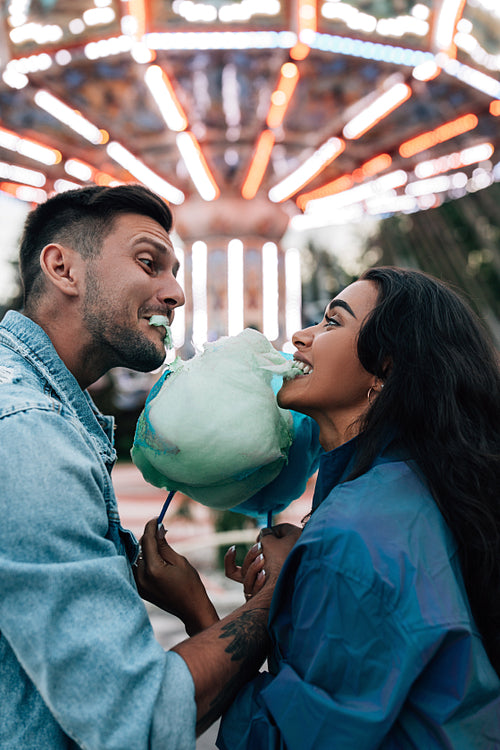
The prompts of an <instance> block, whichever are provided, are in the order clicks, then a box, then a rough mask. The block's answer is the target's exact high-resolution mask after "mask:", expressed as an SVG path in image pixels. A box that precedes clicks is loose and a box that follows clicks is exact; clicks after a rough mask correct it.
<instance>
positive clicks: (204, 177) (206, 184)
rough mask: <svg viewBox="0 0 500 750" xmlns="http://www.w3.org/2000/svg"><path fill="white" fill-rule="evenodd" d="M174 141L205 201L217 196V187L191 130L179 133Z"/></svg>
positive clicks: (218, 191) (218, 193) (218, 192)
mask: <svg viewBox="0 0 500 750" xmlns="http://www.w3.org/2000/svg"><path fill="white" fill-rule="evenodd" d="M176 142H177V148H178V149H179V151H180V153H181V156H182V158H183V159H184V163H185V165H186V167H187V170H188V172H189V174H190V175H191V179H192V180H193V182H194V184H195V187H196V189H197V191H198V192H199V194H200V196H201V197H202V198H203V200H205V201H213V200H215V199H216V198H218V197H219V195H220V190H219V187H218V185H217V183H216V182H215V180H214V178H213V176H212V173H211V172H210V169H209V168H208V164H207V162H206V160H205V157H204V155H203V152H202V150H201V147H200V144H199V143H198V141H197V139H196V137H195V136H194V135H193V133H191V132H185V133H179V134H178V135H177V137H176Z"/></svg>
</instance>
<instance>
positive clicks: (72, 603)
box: [0, 409, 196, 750]
mask: <svg viewBox="0 0 500 750" xmlns="http://www.w3.org/2000/svg"><path fill="white" fill-rule="evenodd" d="M0 426H1V430H2V440H1V445H0V486H1V487H2V492H1V493H0V514H1V518H2V523H1V524H0V631H1V635H0V640H1V641H2V642H3V644H5V645H6V644H7V643H8V648H7V647H6V648H5V649H4V650H3V651H2V653H3V654H4V655H5V658H6V659H9V660H10V662H12V665H14V664H15V662H14V660H17V663H18V664H19V665H20V666H21V668H22V669H18V670H17V678H16V679H18V680H19V679H20V677H19V675H22V677H23V679H25V680H26V683H25V690H26V691H30V694H32V695H34V697H33V700H36V701H39V698H37V696H36V694H33V690H34V689H36V691H37V693H38V696H41V699H42V700H43V703H44V704H45V706H46V707H48V710H49V711H50V714H49V716H50V715H51V716H52V717H53V720H55V722H56V724H57V725H59V726H60V727H61V729H62V730H63V732H64V733H65V734H67V735H68V736H69V737H71V738H73V739H74V740H75V742H76V743H77V744H78V745H79V746H82V747H85V748H88V749H89V750H90V749H91V748H95V749H96V750H123V748H125V747H130V748H134V750H141V749H142V750H147V748H159V747H169V748H175V749H176V750H180V749H181V748H182V750H193V748H194V744H195V737H194V727H195V713H196V706H195V702H194V686H193V683H192V679H191V676H190V674H189V671H188V669H187V666H186V664H185V663H184V661H183V660H182V659H181V658H180V657H179V656H178V655H177V654H175V653H166V652H165V651H164V650H163V649H162V648H161V646H160V645H159V644H158V643H157V641H156V640H155V637H154V634H153V631H152V629H151V625H150V622H149V619H148V616H147V612H146V609H145V607H144V604H143V602H142V600H141V599H140V597H139V595H138V593H137V589H136V588H135V584H134V581H133V576H132V575H131V570H130V565H129V563H128V560H127V559H126V556H125V555H124V554H121V553H120V551H119V550H118V549H117V547H116V544H115V542H114V541H112V539H111V538H110V535H109V527H110V523H111V520H110V518H108V514H107V512H106V504H105V494H106V492H109V491H110V490H109V484H108V483H107V482H106V481H105V479H106V473H107V470H106V467H105V465H104V463H103V462H100V461H99V460H96V455H95V451H93V450H92V448H91V446H90V445H89V444H88V443H87V442H86V440H85V439H84V438H83V437H82V435H81V432H80V431H79V430H78V429H77V428H76V427H75V426H73V424H72V423H71V420H70V419H68V418H63V417H62V416H61V415H60V414H59V413H57V412H56V411H55V410H50V409H47V410H45V411H43V410H40V409H27V410H25V411H20V412H18V413H16V414H14V415H11V416H9V417H5V418H3V419H2V420H0ZM6 673H7V670H6V671H5V672H4V674H3V676H2V677H0V693H1V695H2V698H1V700H2V708H6V713H7V716H9V715H11V716H13V717H14V719H15V717H16V716H17V721H18V722H19V720H20V714H19V711H21V710H22V706H21V704H20V703H19V704H18V705H14V704H13V703H12V701H13V700H14V697H13V696H14V692H13V690H10V689H9V685H8V684H7V683H5V680H4V678H5V675H6ZM14 673H15V670H14V669H11V670H10V674H11V675H13V674H14ZM5 679H6V678H5ZM18 692H19V690H18ZM4 697H5V698H6V700H7V699H8V700H10V701H11V703H10V705H9V706H7V705H6V703H5V701H4ZM11 699H12V700H11ZM37 705H38V704H37ZM40 705H43V704H42V703H41V702H40ZM30 719H31V717H30V716H26V717H25V721H26V723H27V726H28V725H29V722H30ZM14 723H15V722H14ZM2 724H3V725H4V726H3V727H2V729H0V738H1V736H2V731H6V730H5V724H4V719H2ZM0 744H2V742H1V741H0ZM35 745H36V746H37V747H40V745H39V744H38V743H36V742H34V743H33V745H30V746H33V747H34V746H35ZM2 746H6V745H2ZM8 746H9V747H10V745H8ZM23 746H24V745H23ZM42 746H43V747H45V745H42Z"/></svg>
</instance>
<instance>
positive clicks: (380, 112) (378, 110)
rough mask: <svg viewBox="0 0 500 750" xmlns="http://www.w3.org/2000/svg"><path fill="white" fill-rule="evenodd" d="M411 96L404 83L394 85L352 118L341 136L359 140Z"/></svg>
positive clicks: (410, 91) (408, 88)
mask: <svg viewBox="0 0 500 750" xmlns="http://www.w3.org/2000/svg"><path fill="white" fill-rule="evenodd" d="M411 94H412V90H411V88H410V87H409V86H407V85H406V84H405V83H396V84H395V85H394V86H392V87H391V88H390V89H389V90H388V91H386V92H384V93H383V94H382V95H381V96H379V97H378V98H377V99H376V100H375V101H374V102H372V103H371V104H369V105H368V106H367V107H366V109H364V110H363V112H360V114H359V115H356V116H355V117H353V118H352V120H350V121H349V122H348V123H347V124H346V125H345V127H344V129H343V131H342V135H343V136H344V137H345V138H348V139H355V138H360V137H361V136H362V135H363V134H364V133H366V132H367V131H368V130H370V128H372V127H373V126H374V125H376V124H377V123H378V122H380V120H382V119H383V118H384V117H387V115H388V114H390V113H391V112H393V111H394V110H395V109H396V108H397V107H399V106H401V104H403V102H405V101H406V100H407V99H409V98H410V96H411Z"/></svg>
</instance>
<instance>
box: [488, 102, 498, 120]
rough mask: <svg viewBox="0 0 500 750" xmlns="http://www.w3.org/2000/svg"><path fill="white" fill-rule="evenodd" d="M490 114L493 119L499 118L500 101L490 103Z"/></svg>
mask: <svg viewBox="0 0 500 750" xmlns="http://www.w3.org/2000/svg"><path fill="white" fill-rule="evenodd" d="M490 114H491V115H493V117H498V116H499V115H500V101H499V100H498V99H496V100H495V101H494V102H490Z"/></svg>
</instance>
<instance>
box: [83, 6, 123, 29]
mask: <svg viewBox="0 0 500 750" xmlns="http://www.w3.org/2000/svg"><path fill="white" fill-rule="evenodd" d="M82 18H83V22H84V23H85V24H86V25H87V26H100V25H101V24H107V23H112V22H113V21H114V20H115V11H114V10H113V8H109V7H104V8H90V9H89V10H86V11H84V13H83V15H82Z"/></svg>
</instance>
